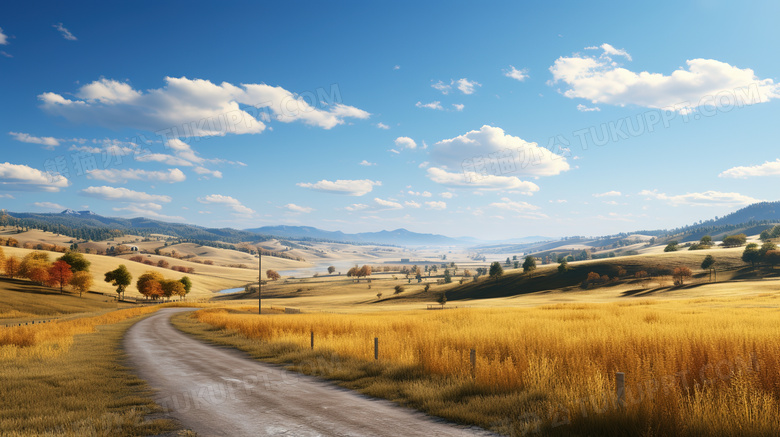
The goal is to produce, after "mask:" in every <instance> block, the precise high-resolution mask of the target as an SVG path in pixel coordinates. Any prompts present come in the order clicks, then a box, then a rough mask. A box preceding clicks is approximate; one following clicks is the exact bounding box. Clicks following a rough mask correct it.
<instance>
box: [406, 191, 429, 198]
mask: <svg viewBox="0 0 780 437" xmlns="http://www.w3.org/2000/svg"><path fill="white" fill-rule="evenodd" d="M407 194H409V195H411V196H422V197H431V196H433V194H431V192H430V191H423V192H419V191H411V190H409V191H407Z"/></svg>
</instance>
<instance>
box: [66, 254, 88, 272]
mask: <svg viewBox="0 0 780 437" xmlns="http://www.w3.org/2000/svg"><path fill="white" fill-rule="evenodd" d="M57 260H58V261H65V262H66V263H68V265H69V266H70V270H71V271H72V272H88V271H89V266H90V265H91V264H92V263H90V262H89V261H87V259H86V258H85V257H84V255H82V254H80V253H78V252H73V251H67V252H65V255H62V256H61V257H59V258H58V259H57Z"/></svg>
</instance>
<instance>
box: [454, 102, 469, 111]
mask: <svg viewBox="0 0 780 437" xmlns="http://www.w3.org/2000/svg"><path fill="white" fill-rule="evenodd" d="M452 107H453V108H455V110H456V111H458V112H460V111H462V110H463V108H465V107H466V105H464V104H462V103H453V104H452Z"/></svg>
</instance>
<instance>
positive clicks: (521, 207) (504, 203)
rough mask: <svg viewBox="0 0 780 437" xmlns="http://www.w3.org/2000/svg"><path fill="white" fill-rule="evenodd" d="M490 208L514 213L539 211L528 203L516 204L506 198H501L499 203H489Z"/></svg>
mask: <svg viewBox="0 0 780 437" xmlns="http://www.w3.org/2000/svg"><path fill="white" fill-rule="evenodd" d="M490 206H492V207H494V208H499V209H505V210H507V211H514V212H520V213H523V212H528V211H536V210H538V209H539V207H538V206H536V205H531V204H530V203H528V202H517V201H514V200H511V199H509V198H508V197H502V198H501V202H494V203H491V204H490Z"/></svg>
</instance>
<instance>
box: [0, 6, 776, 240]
mask: <svg viewBox="0 0 780 437" xmlns="http://www.w3.org/2000/svg"><path fill="white" fill-rule="evenodd" d="M483 3H487V4H482V3H476V2H403V1H401V2H399V1H394V2H335V3H330V4H326V3H325V2H299V3H295V4H285V3H282V4H276V3H273V4H272V3H270V2H231V3H229V4H227V3H218V2H213V3H210V2H122V3H120V2H76V3H72V4H64V3H61V2H50V3H47V2H24V3H22V2H18V3H15V4H9V5H6V6H5V7H4V11H3V14H2V16H0V29H2V30H1V31H0V95H1V96H2V105H1V106H0V150H2V156H0V207H3V208H6V209H8V210H11V211H38V212H58V211H59V210H61V209H62V208H65V207H67V208H72V209H90V210H92V211H95V212H97V213H98V214H101V215H107V216H123V217H135V216H147V217H151V218H158V219H162V220H169V221H182V222H189V223H194V224H199V225H205V226H218V227H223V226H230V227H236V228H249V227H256V226H263V225H276V224H289V225H308V226H316V227H319V228H323V229H328V230H342V231H345V232H361V231H376V230H381V229H395V228H399V227H404V228H407V229H410V230H412V231H417V232H433V233H442V234H446V235H450V236H465V235H469V236H474V237H478V238H484V239H500V238H514V237H522V236H528V235H548V236H564V235H601V234H611V233H616V232H622V231H633V230H639V229H657V228H667V227H676V226H681V225H686V224H690V223H691V222H694V221H698V220H701V219H708V218H712V217H714V216H718V215H724V214H726V213H728V212H730V211H733V210H735V209H738V208H740V207H742V206H744V205H747V204H750V203H753V202H755V201H761V200H769V201H774V200H778V199H777V195H776V194H775V193H776V189H775V188H776V186H777V181H778V176H780V161H779V160H780V151H779V150H780V149H779V148H778V147H777V137H778V130H780V124H778V123H777V120H778V119H780V102H778V101H776V100H778V98H780V86H779V85H778V81H780V77H779V75H780V58H778V57H777V56H775V55H774V53H776V51H777V47H778V46H780V30H778V27H777V26H776V24H775V17H777V16H778V13H779V12H780V4H778V3H776V2H748V3H746V4H743V5H741V6H740V7H739V8H738V10H735V7H734V6H732V5H731V4H730V3H727V2H718V1H706V2H704V1H701V2H689V3H687V4H683V5H681V4H678V3H677V2H657V3H654V4H653V5H652V7H649V6H648V5H644V4H637V5H630V4H626V3H625V2H588V3H587V4H586V3H584V2H483Z"/></svg>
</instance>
